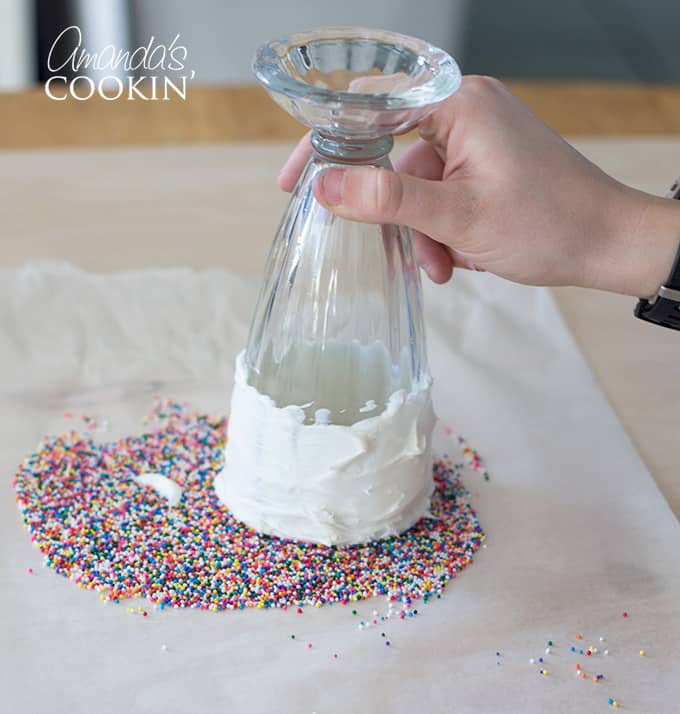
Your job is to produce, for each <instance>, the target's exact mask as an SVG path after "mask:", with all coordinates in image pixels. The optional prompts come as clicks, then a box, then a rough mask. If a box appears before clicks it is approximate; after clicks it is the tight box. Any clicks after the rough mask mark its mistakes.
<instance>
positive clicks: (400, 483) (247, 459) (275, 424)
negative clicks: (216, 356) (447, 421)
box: [215, 353, 435, 545]
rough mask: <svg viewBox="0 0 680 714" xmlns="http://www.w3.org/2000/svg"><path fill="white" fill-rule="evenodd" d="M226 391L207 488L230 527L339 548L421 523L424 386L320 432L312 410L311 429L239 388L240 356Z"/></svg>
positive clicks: (427, 435) (429, 425)
mask: <svg viewBox="0 0 680 714" xmlns="http://www.w3.org/2000/svg"><path fill="white" fill-rule="evenodd" d="M234 382H235V383H234V391H233V395H232V402H231V415H230V418H229V438H228V442H227V447H226V450H225V467H224V470H223V471H222V472H221V473H220V474H219V475H218V476H217V478H216V479H215V489H216V491H217V494H218V496H219V498H220V500H221V501H222V502H223V503H224V504H225V505H226V506H227V507H228V508H229V510H230V511H231V512H232V513H233V514H234V516H235V517H236V518H238V519H239V520H241V521H244V522H245V523H247V524H248V525H249V526H251V527H252V528H255V529H256V530H258V531H260V532H263V533H268V534H271V535H278V536H282V537H285V538H294V539H298V540H305V541H312V542H316V543H323V544H326V545H344V544H350V543H363V542H366V541H369V540H374V539H377V538H385V537H388V536H391V535H394V534H397V533H401V532H402V531H404V530H406V529H408V528H410V527H411V526H412V525H414V524H415V523H416V522H417V521H418V520H419V519H420V518H421V517H422V516H424V515H426V514H427V512H428V508H429V504H430V497H431V495H432V491H433V488H434V482H433V479H432V461H431V437H432V429H433V427H434V422H435V417H434V412H433V409H432V402H431V398H430V386H431V381H430V380H429V378H428V380H427V381H426V382H425V384H423V385H422V388H420V389H418V390H416V391H412V392H411V393H407V392H406V390H403V389H400V390H398V391H396V392H394V394H392V396H391V397H390V398H389V400H388V402H387V404H386V406H385V408H384V410H383V411H382V412H381V413H379V414H376V415H375V416H370V417H368V418H366V419H362V420H361V421H358V422H356V423H354V424H352V425H351V426H342V425H337V424H333V423H325V420H326V416H327V415H326V414H323V415H320V414H319V411H321V410H319V411H317V418H316V423H314V424H304V419H305V413H304V410H303V408H302V407H301V406H286V407H277V406H276V404H275V403H274V401H273V400H272V399H271V398H270V397H268V396H267V395H264V394H261V393H260V392H259V391H258V390H257V389H256V388H255V387H253V386H251V385H250V384H248V381H247V368H246V363H245V355H244V353H241V354H240V355H239V356H238V358H237V363H236V373H235V377H234ZM368 406H372V405H370V404H368ZM319 417H322V418H319Z"/></svg>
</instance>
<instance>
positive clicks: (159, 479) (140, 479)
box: [135, 472, 182, 506]
mask: <svg viewBox="0 0 680 714" xmlns="http://www.w3.org/2000/svg"><path fill="white" fill-rule="evenodd" d="M135 481H137V483H141V484H142V486H151V488H153V489H154V491H156V493H157V494H158V495H159V496H161V497H162V498H164V499H165V500H166V501H167V502H168V503H169V504H170V505H171V506H176V505H177V504H178V503H179V500H180V498H182V487H181V486H180V485H179V484H177V483H175V482H174V481H173V480H172V479H169V478H168V477H167V476H163V474H159V473H151V472H149V473H145V474H139V476H136V477H135Z"/></svg>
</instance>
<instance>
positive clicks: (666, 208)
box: [589, 187, 680, 298]
mask: <svg viewBox="0 0 680 714" xmlns="http://www.w3.org/2000/svg"><path fill="white" fill-rule="evenodd" d="M611 209H612V210H611V212H610V219H611V220H610V225H609V227H608V230H607V231H606V234H607V238H606V239H605V240H604V241H603V249H602V250H601V251H600V255H599V256H598V260H597V261H596V263H597V269H596V271H595V274H594V276H593V279H592V284H591V285H590V286H589V287H594V288H597V289H600V290H608V291H610V292H617V293H622V294H624V295H630V296H632V297H639V298H648V297H651V296H653V295H655V294H656V292H657V291H658V289H659V287H660V286H661V285H662V284H663V283H664V281H665V280H666V279H667V278H668V275H669V273H670V271H671V267H672V265H673V261H674V259H675V256H676V254H677V251H678V248H680V201H676V200H671V199H667V198H659V197H657V196H651V195H649V194H646V193H643V192H642V191H636V190H634V189H630V188H627V187H621V188H620V189H619V196H618V200H617V201H615V202H614V203H613V204H612V206H611Z"/></svg>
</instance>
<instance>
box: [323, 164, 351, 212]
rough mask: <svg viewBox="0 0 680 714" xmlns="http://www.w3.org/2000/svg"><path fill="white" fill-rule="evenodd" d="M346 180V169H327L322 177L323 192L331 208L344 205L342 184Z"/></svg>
mask: <svg viewBox="0 0 680 714" xmlns="http://www.w3.org/2000/svg"><path fill="white" fill-rule="evenodd" d="M344 178H345V169H326V170H325V171H324V172H323V173H322V174H321V176H320V180H321V192H322V193H323V197H324V198H325V199H326V203H328V204H329V205H330V206H338V205H340V204H341V203H342V182H343V180H344Z"/></svg>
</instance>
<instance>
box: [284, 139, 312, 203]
mask: <svg viewBox="0 0 680 714" xmlns="http://www.w3.org/2000/svg"><path fill="white" fill-rule="evenodd" d="M310 134H311V132H309V131H308V132H307V133H306V134H305V135H304V136H303V137H302V139H300V141H299V142H298V145H297V146H296V147H295V148H294V149H293V151H292V153H291V155H290V156H289V157H288V159H287V161H286V163H285V164H284V165H283V168H282V169H281V173H280V174H279V178H278V184H279V188H281V189H282V190H284V191H286V192H288V193H290V192H291V191H292V190H293V189H294V188H295V184H296V183H297V180H298V179H299V178H300V174H301V173H302V170H303V169H304V168H305V166H306V164H307V161H308V160H309V157H310V156H311V155H312V144H311V142H310V141H309V137H310Z"/></svg>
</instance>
